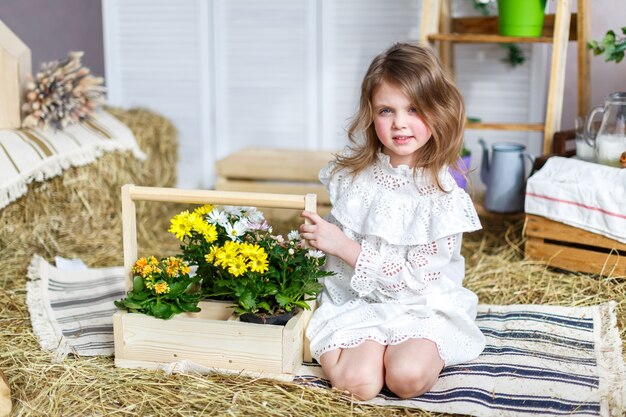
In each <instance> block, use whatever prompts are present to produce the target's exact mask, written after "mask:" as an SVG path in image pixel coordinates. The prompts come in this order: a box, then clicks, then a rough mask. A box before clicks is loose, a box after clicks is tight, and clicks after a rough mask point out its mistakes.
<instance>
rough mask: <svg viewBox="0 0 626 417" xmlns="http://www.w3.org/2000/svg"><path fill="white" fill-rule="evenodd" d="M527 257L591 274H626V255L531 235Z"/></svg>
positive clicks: (528, 241)
mask: <svg viewBox="0 0 626 417" xmlns="http://www.w3.org/2000/svg"><path fill="white" fill-rule="evenodd" d="M524 253H525V259H530V260H539V261H544V262H546V263H547V264H548V265H550V266H552V267H558V268H562V269H566V270H568V271H578V272H586V273H589V274H599V275H609V274H611V275H613V276H626V257H624V256H619V255H616V254H608V253H602V252H595V251H592V250H586V249H579V248H575V247H569V246H565V245H559V244H552V243H546V242H544V241H543V239H540V238H534V237H529V238H528V239H527V240H526V243H525V245H524Z"/></svg>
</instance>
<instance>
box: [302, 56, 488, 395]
mask: <svg viewBox="0 0 626 417" xmlns="http://www.w3.org/2000/svg"><path fill="white" fill-rule="evenodd" d="M464 120H465V111H464V107H463V101H462V98H461V95H460V94H459V91H458V90H457V88H456V87H455V85H454V84H453V82H452V81H451V80H450V78H449V77H448V76H447V75H446V73H445V72H444V70H443V69H442V67H441V65H440V63H439V61H438V60H437V58H436V57H435V56H434V55H433V53H432V52H431V51H430V50H428V49H426V48H423V47H419V46H415V45H410V44H396V45H394V46H392V47H391V48H390V49H388V50H387V51H385V52H383V53H381V54H380V55H378V56H377V57H376V58H374V60H373V62H372V63H371V65H370V67H369V69H368V71H367V73H366V75H365V78H364V80H363V83H362V86H361V100H360V108H359V110H358V113H357V114H356V116H355V118H354V119H353V121H352V123H351V125H350V127H349V130H348V136H349V139H350V142H351V144H352V146H351V147H349V148H348V150H347V151H346V152H344V153H343V154H342V155H339V156H337V158H336V160H335V161H334V162H332V163H330V164H329V166H327V167H326V168H324V169H322V171H321V172H320V180H321V181H322V183H324V185H325V186H326V187H327V188H328V192H329V194H330V198H331V202H332V205H333V208H332V212H331V214H330V215H329V218H328V221H326V220H324V219H322V218H321V217H320V216H318V215H316V214H314V213H311V212H306V211H305V212H303V213H302V216H303V217H306V218H308V219H309V220H310V221H311V224H308V225H303V226H302V227H301V229H300V231H301V233H302V236H303V238H305V239H307V240H308V241H309V242H310V244H311V246H313V247H315V248H317V249H319V250H322V251H324V252H325V253H326V254H327V255H328V260H327V268H329V269H330V270H332V271H334V272H335V275H334V276H332V277H329V278H326V280H325V282H324V290H323V292H322V293H321V294H320V297H319V302H320V305H319V308H318V309H317V310H316V311H315V312H314V314H313V317H312V318H311V322H310V323H309V326H308V329H307V336H308V337H309V340H310V341H311V352H312V354H313V357H314V358H315V359H317V360H318V361H319V363H320V364H321V366H322V369H323V370H324V373H325V374H326V376H327V377H328V378H329V379H330V381H331V383H332V385H333V386H334V387H336V388H339V389H342V390H347V391H349V392H350V393H352V394H353V395H354V396H355V397H357V398H358V399H361V400H367V399H370V398H373V397H374V396H376V395H377V394H378V393H379V392H380V390H381V389H382V387H383V386H384V385H386V386H387V388H389V390H391V391H392V392H394V393H395V394H396V395H398V396H399V397H401V398H409V397H414V396H418V395H421V394H423V393H424V392H426V391H428V390H430V388H431V387H432V386H433V385H434V384H435V382H436V381H437V378H438V376H439V373H440V372H441V370H442V368H443V367H444V366H448V365H454V364H458V363H461V362H465V361H469V360H471V359H474V358H476V357H477V356H478V355H479V354H480V352H481V351H482V350H483V348H484V344H485V342H484V336H483V334H482V333H481V332H480V330H479V329H478V327H477V326H476V324H475V322H474V319H475V317H476V305H477V297H476V295H475V294H474V293H473V292H471V291H469V290H468V289H466V288H464V287H463V286H462V282H463V277H464V275H465V271H464V269H465V264H464V259H463V257H462V256H461V237H462V233H463V232H469V231H473V230H477V229H479V228H480V223H479V220H478V217H477V215H476V211H475V210H474V206H473V204H472V202H471V200H470V198H469V196H468V195H467V194H466V193H465V192H464V191H463V190H462V189H460V188H459V187H457V185H456V183H455V182H454V180H453V179H452V177H451V175H450V174H449V173H448V170H447V168H448V166H450V165H452V164H454V163H455V162H456V160H457V158H458V155H459V151H460V149H461V146H462V135H463V123H464Z"/></svg>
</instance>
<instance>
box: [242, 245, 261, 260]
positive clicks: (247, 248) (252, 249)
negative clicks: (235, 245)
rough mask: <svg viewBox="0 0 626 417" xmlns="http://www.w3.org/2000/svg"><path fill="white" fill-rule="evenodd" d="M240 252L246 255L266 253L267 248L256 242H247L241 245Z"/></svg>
mask: <svg viewBox="0 0 626 417" xmlns="http://www.w3.org/2000/svg"><path fill="white" fill-rule="evenodd" d="M239 252H240V253H241V254H242V255H243V256H245V257H251V256H255V255H257V254H259V253H265V250H263V248H262V247H260V246H259V245H257V244H256V243H255V244H252V243H247V242H245V243H242V244H241V245H240V246H239Z"/></svg>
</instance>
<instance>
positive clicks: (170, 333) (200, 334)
mask: <svg viewBox="0 0 626 417" xmlns="http://www.w3.org/2000/svg"><path fill="white" fill-rule="evenodd" d="M115 315H117V316H118V318H115V319H114V323H118V325H119V324H121V326H120V327H121V329H122V330H121V331H122V333H123V339H124V340H123V343H118V344H116V349H117V351H116V365H117V364H118V361H117V359H120V360H128V361H144V362H152V363H155V364H166V363H170V362H176V361H179V360H183V359H184V360H189V361H192V362H194V363H197V364H200V365H203V366H207V367H216V368H222V369H231V370H242V369H245V370H247V371H253V372H255V371H258V372H270V373H276V374H280V373H285V371H287V372H290V373H293V372H294V371H295V368H292V369H287V370H285V369H283V330H284V326H272V325H264V324H253V323H242V322H239V321H220V320H207V319H200V318H197V317H195V318H194V317H188V316H186V315H183V314H181V315H176V316H174V317H172V318H171V319H169V320H160V319H156V318H154V317H150V316H147V315H144V314H131V313H127V312H123V311H118V312H117V313H115ZM290 321H294V323H293V324H289V323H288V325H289V326H292V327H290V328H292V329H296V328H298V326H300V328H303V327H302V315H301V314H297V315H296V316H294V317H293V318H292V319H291V320H290ZM300 335H301V333H300ZM295 336H297V332H296V334H295ZM300 340H301V338H300ZM118 345H119V346H118ZM294 349H296V350H297V349H298V347H297V346H294ZM301 349H302V345H301V344H300V350H299V352H300V355H301V352H302V350H301ZM118 351H119V353H120V354H119V355H118ZM295 355H296V353H294V352H292V359H291V361H293V357H295ZM120 363H121V362H120ZM298 365H299V363H298Z"/></svg>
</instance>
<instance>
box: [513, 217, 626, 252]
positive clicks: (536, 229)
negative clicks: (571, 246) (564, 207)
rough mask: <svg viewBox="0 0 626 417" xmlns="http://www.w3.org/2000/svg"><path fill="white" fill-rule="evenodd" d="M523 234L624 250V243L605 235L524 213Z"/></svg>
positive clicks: (625, 249)
mask: <svg viewBox="0 0 626 417" xmlns="http://www.w3.org/2000/svg"><path fill="white" fill-rule="evenodd" d="M524 234H525V235H526V236H532V237H537V238H541V239H548V240H554V241H559V242H569V243H575V244H580V245H587V246H596V247H599V248H604V249H607V252H608V250H611V249H617V250H619V251H626V244H623V243H620V242H618V241H616V240H613V239H610V238H608V237H606V236H602V235H599V234H597V233H592V232H589V231H587V230H583V229H579V228H577V227H573V226H568V225H566V224H564V223H559V222H556V221H553V220H549V219H546V218H545V217H540V216H535V215H531V214H527V215H526V222H525V225H524Z"/></svg>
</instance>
